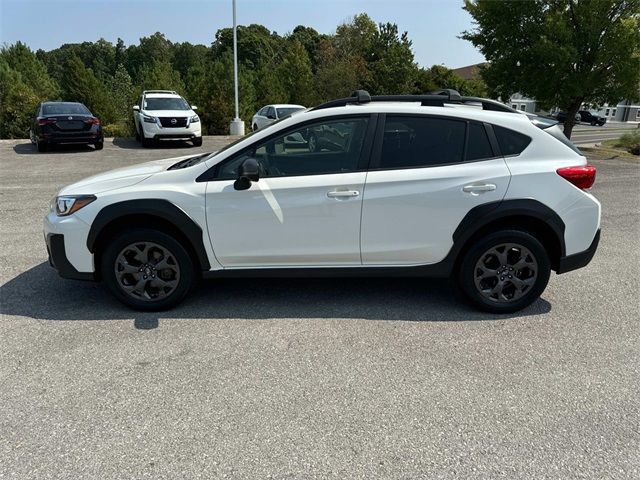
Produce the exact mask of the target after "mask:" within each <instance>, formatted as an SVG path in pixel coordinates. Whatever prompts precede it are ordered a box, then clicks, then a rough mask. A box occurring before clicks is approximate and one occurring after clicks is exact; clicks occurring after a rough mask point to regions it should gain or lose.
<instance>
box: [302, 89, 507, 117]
mask: <svg viewBox="0 0 640 480" xmlns="http://www.w3.org/2000/svg"><path fill="white" fill-rule="evenodd" d="M370 102H407V103H417V102H420V104H421V105H422V106H424V107H444V105H445V103H448V104H461V105H467V104H471V105H473V104H480V106H482V109H483V110H493V111H496V112H510V113H518V111H517V110H514V109H513V108H511V107H508V106H506V105H504V104H503V103H500V102H497V101H495V100H489V99H488V98H478V97H463V96H461V95H460V94H459V93H458V92H457V91H455V90H451V89H444V90H436V91H434V92H429V93H428V94H426V95H374V96H371V95H369V93H368V92H367V91H366V90H356V91H355V92H353V94H352V95H351V96H350V97H345V98H339V99H337V100H331V101H330V102H326V103H323V104H321V105H318V106H317V107H314V108H312V109H311V110H323V109H325V108H334V107H344V106H345V105H363V104H367V103H370Z"/></svg>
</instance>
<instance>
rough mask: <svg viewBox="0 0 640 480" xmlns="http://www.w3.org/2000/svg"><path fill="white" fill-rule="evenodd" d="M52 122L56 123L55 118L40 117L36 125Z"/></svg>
mask: <svg viewBox="0 0 640 480" xmlns="http://www.w3.org/2000/svg"><path fill="white" fill-rule="evenodd" d="M54 123H56V119H55V118H41V119H40V120H38V125H53V124H54Z"/></svg>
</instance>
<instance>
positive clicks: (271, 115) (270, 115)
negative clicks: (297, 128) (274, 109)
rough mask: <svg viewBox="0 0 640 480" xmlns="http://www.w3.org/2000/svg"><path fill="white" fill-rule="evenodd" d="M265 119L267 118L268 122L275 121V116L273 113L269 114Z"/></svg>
mask: <svg viewBox="0 0 640 480" xmlns="http://www.w3.org/2000/svg"><path fill="white" fill-rule="evenodd" d="M267 118H268V119H269V120H275V119H276V116H275V115H274V114H273V113H270V114H268V115H267Z"/></svg>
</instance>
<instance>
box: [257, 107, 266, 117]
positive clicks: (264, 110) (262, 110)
mask: <svg viewBox="0 0 640 480" xmlns="http://www.w3.org/2000/svg"><path fill="white" fill-rule="evenodd" d="M266 114H267V107H262V108H261V109H260V111H259V112H258V115H260V116H261V117H264V116H265V115H266Z"/></svg>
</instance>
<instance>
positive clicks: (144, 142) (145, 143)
mask: <svg viewBox="0 0 640 480" xmlns="http://www.w3.org/2000/svg"><path fill="white" fill-rule="evenodd" d="M154 144H155V140H154V139H153V138H147V137H145V136H144V134H142V146H143V147H145V148H149V147H153V146H154Z"/></svg>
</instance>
